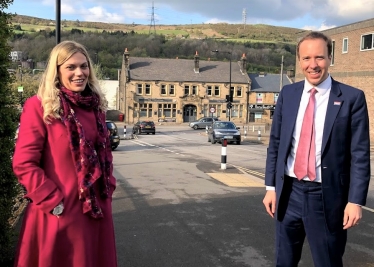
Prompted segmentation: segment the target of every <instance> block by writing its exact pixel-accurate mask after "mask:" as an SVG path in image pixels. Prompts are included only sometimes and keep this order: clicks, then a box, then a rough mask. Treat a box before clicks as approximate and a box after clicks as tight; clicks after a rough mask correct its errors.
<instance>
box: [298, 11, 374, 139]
mask: <svg viewBox="0 0 374 267" xmlns="http://www.w3.org/2000/svg"><path fill="white" fill-rule="evenodd" d="M322 32H323V33H324V34H326V35H328V36H329V37H330V38H331V39H332V44H333V50H332V60H331V66H330V68H329V71H330V74H331V76H332V77H333V78H334V79H336V80H338V81H340V82H343V83H346V84H349V85H351V86H354V87H357V88H360V89H361V90H363V91H364V92H365V95H366V100H367V104H368V111H369V119H370V128H371V129H374V93H373V88H374V18H373V19H368V20H364V21H359V22H356V23H352V24H348V25H344V26H340V27H336V28H332V29H328V30H324V31H322ZM296 65H297V72H296V77H295V78H296V79H295V80H296V81H300V80H302V79H304V76H303V74H302V72H301V70H300V67H299V65H298V60H296ZM370 138H371V139H373V138H374V132H373V131H371V134H370Z"/></svg>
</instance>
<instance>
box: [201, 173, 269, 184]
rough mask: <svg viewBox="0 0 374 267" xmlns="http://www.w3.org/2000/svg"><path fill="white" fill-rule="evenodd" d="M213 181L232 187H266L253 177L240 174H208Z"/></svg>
mask: <svg viewBox="0 0 374 267" xmlns="http://www.w3.org/2000/svg"><path fill="white" fill-rule="evenodd" d="M207 174H208V175H209V176H210V177H212V178H213V179H216V180H217V181H220V182H221V183H223V184H225V185H227V186H230V187H264V184H263V183H260V182H258V181H256V180H255V179H251V177H249V176H247V175H244V174H238V173H217V172H215V173H207Z"/></svg>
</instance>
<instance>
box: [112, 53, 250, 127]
mask: <svg viewBox="0 0 374 267" xmlns="http://www.w3.org/2000/svg"><path fill="white" fill-rule="evenodd" d="M119 84H120V87H119V109H120V111H121V112H123V113H124V118H125V121H126V122H128V123H134V122H136V121H138V120H141V119H142V120H153V121H170V122H177V123H183V122H189V121H193V120H196V119H197V118H199V117H203V116H217V117H219V118H220V119H222V120H227V119H228V118H229V116H230V119H231V120H232V121H234V122H236V123H239V122H241V123H244V122H245V121H246V113H247V108H246V107H247V101H248V98H246V92H248V91H249V90H250V85H251V81H250V79H249V77H248V75H247V73H246V57H245V55H243V56H242V57H241V59H240V60H239V61H233V62H220V61H210V60H200V59H199V55H198V53H197V52H196V54H195V56H194V59H193V60H191V59H178V58H176V59H163V58H144V57H130V53H129V52H128V51H127V49H126V50H125V52H124V55H123V61H122V69H121V73H120V82H119ZM230 85H231V86H230ZM230 87H231V90H232V92H233V94H232V95H233V101H232V108H231V109H227V102H226V96H228V95H229V94H230V92H229V91H230V89H229V88H230Z"/></svg>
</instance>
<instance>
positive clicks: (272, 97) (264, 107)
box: [248, 71, 293, 123]
mask: <svg viewBox="0 0 374 267" xmlns="http://www.w3.org/2000/svg"><path fill="white" fill-rule="evenodd" d="M291 77H293V72H292V71H287V74H283V75H282V76H280V75H279V74H268V73H261V72H260V73H250V74H249V78H250V79H251V81H252V83H251V90H250V94H249V103H248V104H249V106H248V111H249V122H265V123H270V122H271V121H272V120H273V114H274V110H275V106H276V104H277V100H278V96H279V92H280V90H281V88H282V87H283V86H284V85H288V84H291V83H292V82H293V81H292V80H291Z"/></svg>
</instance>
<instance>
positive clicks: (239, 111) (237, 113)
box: [231, 104, 243, 118]
mask: <svg viewBox="0 0 374 267" xmlns="http://www.w3.org/2000/svg"><path fill="white" fill-rule="evenodd" d="M242 115H243V105H237V104H236V105H232V109H231V117H233V118H234V117H240V118H241V117H242Z"/></svg>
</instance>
